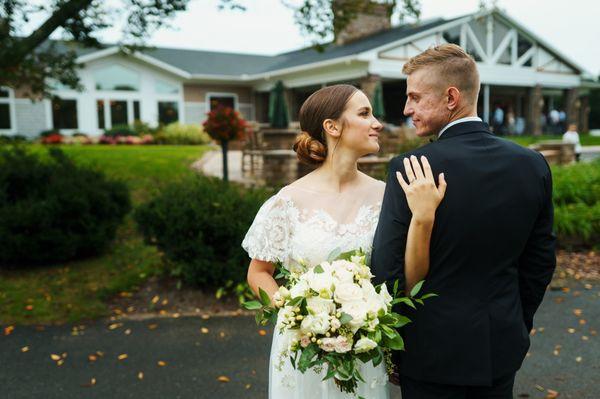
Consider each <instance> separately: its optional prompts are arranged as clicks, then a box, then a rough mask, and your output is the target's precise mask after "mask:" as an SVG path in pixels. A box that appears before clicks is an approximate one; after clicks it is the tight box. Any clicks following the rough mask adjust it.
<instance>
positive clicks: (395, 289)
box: [392, 280, 400, 296]
mask: <svg viewBox="0 0 600 399" xmlns="http://www.w3.org/2000/svg"><path fill="white" fill-rule="evenodd" d="M399 284H400V280H396V281H394V289H393V290H392V293H393V294H394V296H396V294H397V293H398V285H399Z"/></svg>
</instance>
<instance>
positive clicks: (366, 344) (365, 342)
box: [354, 337, 377, 353]
mask: <svg viewBox="0 0 600 399" xmlns="http://www.w3.org/2000/svg"><path fill="white" fill-rule="evenodd" d="M376 347H377V342H375V341H373V340H372V339H369V338H367V337H362V338H361V339H359V340H358V341H356V343H355V344H354V352H355V353H363V352H368V351H370V350H371V349H374V348H376Z"/></svg>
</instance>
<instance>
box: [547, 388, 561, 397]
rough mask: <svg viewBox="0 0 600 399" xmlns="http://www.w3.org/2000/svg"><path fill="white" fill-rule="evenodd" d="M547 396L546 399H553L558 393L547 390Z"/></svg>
mask: <svg viewBox="0 0 600 399" xmlns="http://www.w3.org/2000/svg"><path fill="white" fill-rule="evenodd" d="M547 392H548V394H547V395H546V399H555V398H558V392H556V391H553V390H552V389H548V391H547Z"/></svg>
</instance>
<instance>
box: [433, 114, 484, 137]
mask: <svg viewBox="0 0 600 399" xmlns="http://www.w3.org/2000/svg"><path fill="white" fill-rule="evenodd" d="M461 122H483V121H482V120H481V118H480V117H478V116H466V117H464V118H460V119H457V120H455V121H452V122H450V123H448V124H447V125H446V126H444V128H443V129H442V130H440V133H439V134H438V137H440V136H441V135H442V133H444V132H445V131H446V130H447V129H448V128H449V127H450V126H454V125H456V124H457V123H461Z"/></svg>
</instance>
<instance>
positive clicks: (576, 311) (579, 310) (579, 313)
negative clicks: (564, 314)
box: [573, 309, 583, 317]
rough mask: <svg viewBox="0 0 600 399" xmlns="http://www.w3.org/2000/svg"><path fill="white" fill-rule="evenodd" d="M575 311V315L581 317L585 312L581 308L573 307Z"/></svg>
mask: <svg viewBox="0 0 600 399" xmlns="http://www.w3.org/2000/svg"><path fill="white" fill-rule="evenodd" d="M573 313H574V314H575V316H577V317H580V316H581V315H582V313H583V310H581V309H573Z"/></svg>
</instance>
